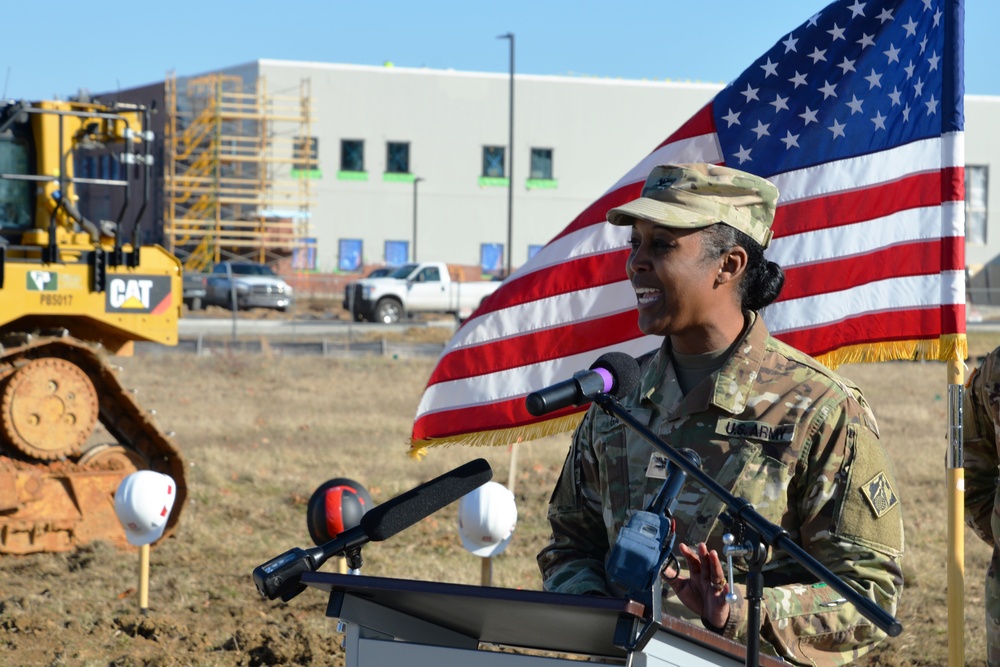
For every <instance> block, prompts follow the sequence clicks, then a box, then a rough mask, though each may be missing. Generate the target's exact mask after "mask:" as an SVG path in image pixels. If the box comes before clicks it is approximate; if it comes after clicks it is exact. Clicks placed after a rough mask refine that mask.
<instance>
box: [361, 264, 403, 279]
mask: <svg viewBox="0 0 1000 667" xmlns="http://www.w3.org/2000/svg"><path fill="white" fill-rule="evenodd" d="M395 270H396V267H395V266H380V267H379V268H377V269H372V271H371V273H369V274H368V275H367V276H365V278H385V277H386V276H388V275H389V274H391V273H392V272H393V271H395Z"/></svg>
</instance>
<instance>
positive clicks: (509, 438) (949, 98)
mask: <svg viewBox="0 0 1000 667" xmlns="http://www.w3.org/2000/svg"><path fill="white" fill-rule="evenodd" d="M963 19H964V10H963V7H962V1H961V0H878V1H869V2H861V1H860V0H850V1H847V0H840V1H838V2H834V3H832V4H830V5H829V6H827V7H826V8H825V9H823V10H822V11H820V12H819V13H818V14H816V15H814V16H812V17H810V18H809V20H807V21H806V22H805V23H803V24H802V25H801V26H799V27H798V28H796V29H795V30H792V31H791V32H789V33H788V34H787V35H785V36H784V37H783V38H782V39H780V40H779V41H778V42H777V43H776V44H775V45H774V46H773V47H771V48H770V49H769V50H768V51H767V52H766V53H764V54H763V55H762V56H761V57H760V58H758V59H757V60H756V61H754V63H753V64H751V65H750V66H749V67H748V68H747V69H746V70H745V71H744V72H743V73H742V74H740V76H739V77H738V78H737V79H736V80H735V81H733V82H732V83H730V84H729V85H728V86H726V87H725V88H724V89H723V90H722V91H721V92H719V93H718V94H717V95H716V96H715V98H714V99H713V100H712V101H711V102H710V103H709V104H708V105H706V106H705V107H704V108H703V109H702V110H701V111H699V112H698V113H696V114H695V115H694V116H693V117H692V118H691V119H690V120H688V122H686V123H685V124H684V125H683V126H682V127H681V128H680V129H678V130H677V131H676V132H674V133H673V134H672V135H670V137H669V138H668V139H667V140H666V141H664V142H663V143H662V144H661V145H659V146H658V147H656V149H655V150H653V151H652V152H651V153H650V154H649V155H648V156H646V157H645V158H644V159H643V160H641V161H640V162H639V163H638V164H637V165H636V166H635V167H634V168H633V169H632V170H631V171H629V172H628V173H627V174H625V176H624V177H622V178H621V179H620V180H619V181H618V183H616V184H615V185H614V186H613V187H612V188H611V189H610V190H609V191H608V192H606V193H605V194H604V195H603V196H601V197H600V198H599V199H598V200H597V201H595V202H594V203H593V204H592V205H591V206H589V207H588V208H587V209H586V210H585V211H584V212H583V213H581V214H580V215H579V216H578V217H577V218H576V219H575V220H573V222H572V223H570V225H569V226H568V227H566V229H564V230H563V231H562V232H561V233H560V234H559V235H558V236H556V238H554V239H553V240H552V241H550V242H549V243H548V245H546V246H545V247H544V248H543V249H542V250H541V251H539V252H538V253H537V254H536V255H535V256H534V257H533V258H532V259H531V260H529V261H528V262H527V263H526V264H525V265H524V266H522V267H521V268H520V269H519V270H518V271H517V272H516V273H514V274H513V275H512V276H511V277H510V278H508V279H507V281H505V283H504V284H503V285H502V286H501V287H500V289H498V290H497V291H496V292H495V293H494V295H493V296H492V297H491V298H490V299H488V300H487V301H486V303H484V304H483V306H482V307H481V308H480V309H479V310H478V311H477V312H476V313H475V315H474V317H473V318H471V319H470V320H469V321H467V322H466V323H465V325H464V326H463V327H462V328H461V329H459V331H458V332H457V333H456V335H455V336H454V337H453V339H452V340H451V341H450V342H449V344H448V345H447V346H446V348H445V350H444V352H443V353H442V356H441V358H440V360H439V361H438V364H437V366H436V367H435V369H434V372H433V374H432V375H431V378H430V380H429V382H428V385H427V389H426V390H425V392H424V395H423V398H422V400H421V402H420V405H419V407H418V409H417V415H416V419H415V421H414V426H413V435H412V442H411V445H412V447H413V448H414V450H415V451H420V450H422V448H424V447H426V446H429V445H434V444H440V443H464V444H498V445H500V444H510V443H512V442H516V441H518V440H527V439H532V438H536V437H541V436H544V435H548V434H551V433H555V432H559V431H564V430H568V429H570V428H572V427H573V426H574V425H575V424H576V422H577V421H578V420H579V417H580V413H581V412H582V411H583V410H584V409H585V408H586V406H582V407H579V408H570V409H566V410H563V411H561V412H558V413H554V414H553V415H548V416H546V417H541V418H538V417H532V416H531V415H529V414H528V412H527V410H526V409H525V407H524V399H525V396H526V395H527V394H529V393H531V392H532V391H536V390H538V389H540V388H542V387H545V386H548V385H551V384H554V383H556V382H559V381H562V380H565V379H567V378H569V377H570V376H571V375H572V374H573V373H574V372H576V371H578V370H580V369H585V368H588V367H589V366H590V364H591V363H593V361H594V360H595V359H596V358H597V357H598V356H600V355H601V354H603V353H604V352H607V351H610V350H619V351H623V352H627V353H629V354H633V355H638V354H641V353H644V352H647V351H649V350H651V349H653V348H656V347H658V346H659V345H660V343H661V339H659V338H656V337H649V336H644V335H643V334H642V333H641V332H640V331H639V330H638V328H637V325H636V319H637V316H636V312H635V295H634V292H633V290H632V287H631V285H630V283H629V281H628V279H627V278H626V276H625V260H626V257H627V256H628V238H629V230H628V229H627V228H621V227H614V226H612V225H609V224H607V223H606V221H605V214H606V212H607V211H608V210H609V209H611V208H613V207H614V206H617V205H620V204H623V203H625V202H627V201H630V200H632V199H634V198H636V197H638V196H639V191H640V188H641V185H642V183H643V181H644V180H645V177H646V176H647V174H648V173H649V172H650V170H651V169H652V168H653V167H654V166H656V165H659V164H668V163H677V162H708V163H714V164H725V165H729V166H732V167H736V168H738V169H742V170H745V171H750V172H753V173H756V174H759V175H761V176H764V177H767V178H769V179H770V180H771V181H772V182H774V183H775V185H777V186H778V189H779V191H780V193H781V195H780V199H779V206H778V209H777V214H776V217H775V222H774V225H773V230H774V239H773V241H772V243H771V247H770V248H769V249H768V251H767V256H768V258H769V259H771V260H773V261H775V262H777V263H778V264H779V265H781V266H782V268H783V269H784V270H785V274H786V281H785V287H784V290H783V291H782V294H781V297H780V299H779V300H778V301H776V302H775V303H774V304H772V305H771V306H770V307H768V309H767V310H766V311H765V315H764V318H765V321H766V323H767V325H768V328H769V329H770V331H771V332H772V334H773V335H775V336H776V337H777V338H780V339H782V340H784V341H785V342H787V343H789V344H791V345H793V346H795V347H797V348H799V349H800V350H802V351H804V352H807V353H809V354H811V355H813V356H816V357H818V358H819V359H821V360H823V361H825V362H827V363H828V364H829V365H831V366H836V365H838V364H840V363H844V362H853V361H880V360H890V359H912V358H928V359H954V358H963V359H964V358H965V354H966V341H965V274H964V261H965V260H964V238H963V235H964V203H963V202H964V169H963V166H964V157H965V156H964V145H963V125H964V118H963V101H962V97H963V95H964V87H963V82H962V72H963V63H962V50H963V42H962V23H963Z"/></svg>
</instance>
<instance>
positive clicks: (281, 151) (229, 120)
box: [164, 74, 319, 270]
mask: <svg viewBox="0 0 1000 667" xmlns="http://www.w3.org/2000/svg"><path fill="white" fill-rule="evenodd" d="M165 93H166V95H165V97H166V100H165V101H166V106H167V110H168V114H169V116H168V118H167V121H166V127H165V129H164V138H165V142H164V146H165V151H164V161H165V165H164V209H165V210H164V237H165V239H166V241H167V245H168V247H169V249H170V251H171V252H173V253H174V254H175V255H177V256H178V257H179V258H180V259H181V261H182V262H183V263H184V266H185V268H188V269H192V270H202V269H204V268H205V267H207V266H208V265H210V264H212V263H214V262H219V261H222V260H239V259H244V260H249V261H255V262H261V263H272V262H276V261H279V260H281V259H283V258H287V257H289V256H291V255H292V254H293V253H294V252H296V251H300V252H306V251H307V250H308V248H307V245H306V244H307V242H308V236H309V211H310V207H311V206H312V204H313V201H312V197H311V193H310V184H311V181H312V178H313V177H315V176H316V175H318V173H319V165H318V156H317V151H316V140H315V139H314V138H313V136H312V126H311V123H312V115H313V114H312V108H311V96H310V83H309V80H303V81H302V83H301V84H300V87H299V91H298V95H289V94H282V95H269V94H267V92H266V85H265V81H264V79H263V78H259V79H257V80H256V81H252V82H248V81H246V80H244V79H243V78H242V77H238V76H229V75H223V74H210V75H208V76H203V77H198V78H190V79H186V80H183V81H182V82H181V83H180V84H179V83H178V80H177V77H176V76H175V75H173V74H171V75H170V76H168V77H167V79H166V91H165Z"/></svg>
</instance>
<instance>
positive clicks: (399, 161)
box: [385, 141, 410, 174]
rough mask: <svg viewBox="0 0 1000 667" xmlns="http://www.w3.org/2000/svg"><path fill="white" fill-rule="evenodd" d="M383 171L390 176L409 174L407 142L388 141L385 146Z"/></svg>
mask: <svg viewBox="0 0 1000 667" xmlns="http://www.w3.org/2000/svg"><path fill="white" fill-rule="evenodd" d="M385 170H386V171H387V172H389V173H390V174H408V173H410V144H409V142H399V141H390V142H389V143H388V144H386V154H385Z"/></svg>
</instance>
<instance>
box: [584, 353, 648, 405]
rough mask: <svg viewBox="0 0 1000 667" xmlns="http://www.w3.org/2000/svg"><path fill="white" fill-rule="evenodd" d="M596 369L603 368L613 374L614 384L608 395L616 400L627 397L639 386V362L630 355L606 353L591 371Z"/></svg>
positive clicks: (599, 358) (593, 365) (594, 364)
mask: <svg viewBox="0 0 1000 667" xmlns="http://www.w3.org/2000/svg"><path fill="white" fill-rule="evenodd" d="M596 368H603V369H605V370H607V371H608V372H609V373H611V377H612V378H613V380H614V384H613V385H612V386H611V391H609V392H608V393H609V394H611V395H612V396H614V397H615V398H621V397H622V396H627V395H628V394H630V393H632V390H633V389H635V388H636V387H637V386H639V362H638V361H636V360H635V357H633V356H632V355H630V354H625V353H624V352H605V353H604V354H602V355H601V356H600V357H598V358H597V361H595V362H594V363H593V364H592V365H591V367H590V370H594V369H596Z"/></svg>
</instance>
